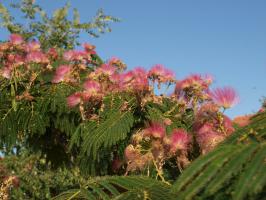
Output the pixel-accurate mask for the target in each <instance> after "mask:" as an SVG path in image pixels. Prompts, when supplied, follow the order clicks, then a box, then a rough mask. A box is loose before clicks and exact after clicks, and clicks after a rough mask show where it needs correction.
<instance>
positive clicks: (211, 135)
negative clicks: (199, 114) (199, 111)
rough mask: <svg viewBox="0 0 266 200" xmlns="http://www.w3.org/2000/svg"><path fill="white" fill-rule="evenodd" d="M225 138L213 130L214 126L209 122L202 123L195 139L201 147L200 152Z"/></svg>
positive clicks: (207, 150) (205, 150)
mask: <svg viewBox="0 0 266 200" xmlns="http://www.w3.org/2000/svg"><path fill="white" fill-rule="evenodd" d="M224 139H225V136H224V135H223V134H222V133H219V132H216V131H214V127H213V125H212V124H210V123H206V124H204V125H203V126H202V127H201V128H200V129H199V130H198V131H197V135H196V140H197V142H198V144H199V146H200V148H201V151H202V154H206V153H208V152H209V151H211V150H212V149H213V148H214V147H215V146H217V145H218V144H219V143H220V142H222V141H223V140H224Z"/></svg>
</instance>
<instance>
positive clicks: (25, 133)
mask: <svg viewBox="0 0 266 200" xmlns="http://www.w3.org/2000/svg"><path fill="white" fill-rule="evenodd" d="M12 7H14V8H18V9H20V10H21V11H22V13H23V14H24V17H25V18H26V19H28V20H29V21H30V22H29V23H28V26H24V25H22V24H18V23H16V22H15V19H14V18H13V17H12V16H11V15H10V13H9V12H8V10H7V9H6V7H4V6H3V5H2V4H0V13H1V19H2V26H3V27H6V28H7V29H8V30H9V31H10V32H11V33H12V34H11V35H10V38H9V40H8V41H3V42H2V43H1V44H0V83H1V85H0V130H1V132H0V151H1V154H2V155H4V158H1V160H0V172H1V176H0V186H1V188H0V195H1V196H0V197H1V198H2V199H8V198H9V197H10V198H11V199H51V198H52V197H54V198H55V199H69V200H70V199H176V198H178V199H245V198H247V199H248V198H249V199H261V198H262V197H264V196H265V185H266V182H265V180H266V177H265V172H266V170H265V155H266V152H265V149H266V148H265V139H266V131H265V130H266V128H265V127H266V114H265V111H264V109H265V108H262V109H261V110H260V112H258V113H257V114H255V115H253V116H246V117H244V118H240V119H238V120H235V121H234V122H235V124H234V122H232V121H231V119H230V118H229V117H227V116H226V115H225V112H224V111H225V110H226V109H228V108H229V107H231V106H233V105H234V104H235V103H236V102H237V100H238V97H237V94H236V92H235V91H234V90H233V89H232V88H230V87H224V88H216V89H213V88H211V84H212V81H213V79H212V77H211V76H209V75H199V74H192V75H189V76H188V77H186V78H184V79H182V80H176V79H175V76H174V73H173V72H172V71H170V70H168V69H167V68H165V67H164V66H163V65H160V64H157V65H154V66H153V67H152V68H151V69H149V70H146V69H144V68H141V67H137V68H134V69H132V70H127V69H126V65H125V64H124V63H123V62H122V61H121V60H120V59H118V58H111V59H109V60H107V61H102V59H101V58H100V57H99V56H98V55H97V52H96V49H95V46H93V45H91V44H88V43H85V44H83V49H82V50H75V49H74V47H75V46H76V45H79V42H78V36H79V33H80V31H83V30H85V31H87V32H88V33H89V34H92V35H95V33H96V32H94V31H95V30H96V29H97V30H98V31H99V32H100V33H101V32H105V30H108V27H109V26H108V22H109V21H117V20H116V19H115V18H112V17H110V16H106V15H104V14H103V13H102V11H100V12H99V13H98V14H97V16H96V18H95V19H94V20H93V21H92V22H89V23H81V22H80V21H79V15H78V12H77V11H74V19H73V20H69V17H68V15H67V14H68V10H69V8H70V6H69V4H67V5H65V6H64V7H63V8H60V9H58V10H56V11H55V12H54V13H53V15H52V16H51V17H49V16H48V14H46V13H45V12H44V11H43V10H42V8H41V7H40V6H39V5H37V4H35V3H34V2H33V1H30V0H23V1H21V3H19V4H13V5H12ZM92 31H93V32H92ZM162 89H166V91H165V92H161V91H162ZM169 90H170V91H171V92H170V93H171V94H170V95H166V92H168V91H169ZM27 157H28V158H27ZM2 174H3V175H2ZM60 193H61V194H60Z"/></svg>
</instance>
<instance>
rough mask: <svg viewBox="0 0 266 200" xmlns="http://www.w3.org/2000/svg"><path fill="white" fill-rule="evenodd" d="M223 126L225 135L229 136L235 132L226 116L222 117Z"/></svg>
mask: <svg viewBox="0 0 266 200" xmlns="http://www.w3.org/2000/svg"><path fill="white" fill-rule="evenodd" d="M223 126H224V129H225V134H226V135H231V134H232V133H233V132H234V131H235V128H234V127H233V123H232V120H231V119H230V118H229V117H227V116H226V115H223Z"/></svg>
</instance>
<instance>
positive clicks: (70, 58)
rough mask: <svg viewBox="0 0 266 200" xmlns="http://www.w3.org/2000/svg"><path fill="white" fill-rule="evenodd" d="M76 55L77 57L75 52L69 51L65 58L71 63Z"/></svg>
mask: <svg viewBox="0 0 266 200" xmlns="http://www.w3.org/2000/svg"><path fill="white" fill-rule="evenodd" d="M74 55H75V52H74V51H73V50H69V51H66V52H64V55H63V58H64V59H65V60H66V61H71V60H72V59H73V57H74Z"/></svg>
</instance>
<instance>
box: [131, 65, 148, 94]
mask: <svg viewBox="0 0 266 200" xmlns="http://www.w3.org/2000/svg"><path fill="white" fill-rule="evenodd" d="M132 73H133V80H132V81H131V86H132V88H133V89H134V90H137V91H142V90H148V88H149V81H148V76H147V73H146V71H145V69H143V68H142V67H136V68H135V69H134V70H133V71H132Z"/></svg>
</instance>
